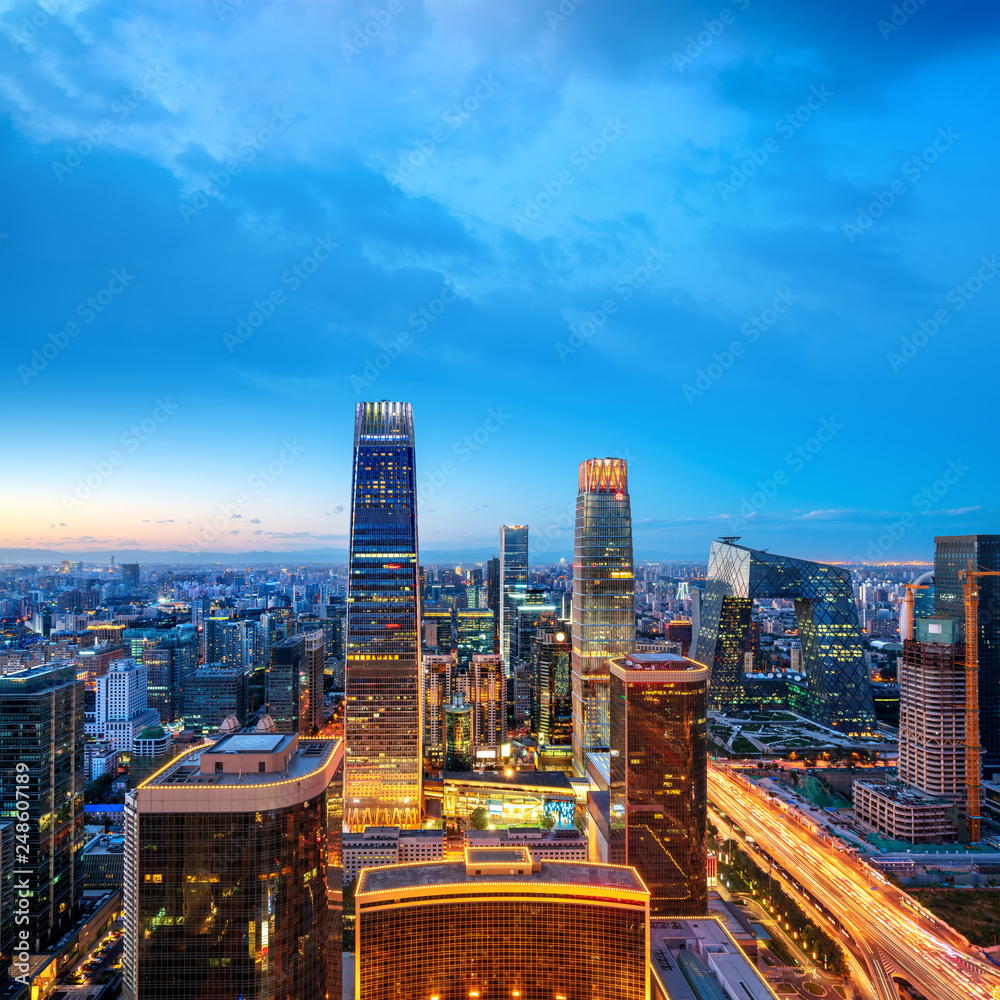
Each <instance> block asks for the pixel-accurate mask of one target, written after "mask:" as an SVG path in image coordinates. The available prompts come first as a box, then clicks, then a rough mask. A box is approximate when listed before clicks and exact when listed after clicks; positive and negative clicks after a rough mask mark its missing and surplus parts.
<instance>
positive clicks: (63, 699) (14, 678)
mask: <svg viewBox="0 0 1000 1000" xmlns="http://www.w3.org/2000/svg"><path fill="white" fill-rule="evenodd" d="M84 741H85V734H84V685H83V681H78V680H77V677H76V667H75V666H74V665H73V664H70V663H61V662H60V663H47V664H45V665H44V666H39V667H33V668H31V669H30V670H22V671H20V672H18V673H12V674H7V675H6V676H3V677H0V822H2V821H3V820H12V821H13V822H15V823H17V824H21V823H26V824H27V828H28V829H27V832H26V833H25V832H24V831H22V830H21V827H20V826H18V827H17V828H16V829H17V832H18V834H20V835H22V836H25V837H26V840H22V839H21V836H19V837H18V838H17V841H16V842H17V844H18V851H17V865H16V867H17V869H19V870H22V874H20V875H19V876H18V878H19V879H22V880H25V881H27V882H28V886H27V889H28V892H29V893H30V895H29V896H27V897H25V898H27V900H28V908H27V911H26V912H27V915H28V921H27V923H26V924H20V923H19V924H18V925H17V926H16V928H15V939H14V940H15V944H20V943H21V942H22V941H23V942H25V943H26V944H27V945H28V947H27V949H26V950H28V951H30V952H40V951H42V950H43V949H45V948H48V947H50V946H51V945H54V944H55V943H56V941H57V940H58V939H59V938H60V937H61V936H62V935H63V934H64V933H65V932H66V931H67V930H68V929H69V927H70V925H71V924H72V922H73V920H74V918H75V917H77V916H78V915H79V906H80V903H81V901H82V899H83V888H84V887H83V864H82V857H81V852H82V849H83V845H84V841H85V837H84V832H83V821H84V816H83V787H84V784H85V777H86V776H85V772H84ZM25 813H26V814H27V820H25V819H24V814H25ZM25 848H26V850H25ZM18 905H19V906H20V905H22V904H20V903H19V904H18ZM22 931H25V932H27V936H26V937H22V936H21V932H22ZM18 950H21V949H18Z"/></svg>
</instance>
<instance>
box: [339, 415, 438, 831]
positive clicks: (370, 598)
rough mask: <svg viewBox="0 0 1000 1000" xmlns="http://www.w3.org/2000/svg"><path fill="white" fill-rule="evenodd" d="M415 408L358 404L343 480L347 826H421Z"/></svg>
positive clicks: (356, 829)
mask: <svg viewBox="0 0 1000 1000" xmlns="http://www.w3.org/2000/svg"><path fill="white" fill-rule="evenodd" d="M417 565H418V564H417V492H416V470H415V465H414V433H413V410H412V408H411V407H410V404H409V403H390V402H385V401H383V402H372V403H358V405H357V411H356V414H355V424H354V470H353V475H352V482H351V540H350V563H349V572H350V580H349V584H348V588H349V589H348V613H347V671H346V679H345V684H346V702H347V713H346V724H345V734H346V745H347V750H346V754H345V782H346V784H345V791H344V797H345V806H344V813H345V824H346V825H347V827H348V828H349V829H350V830H351V831H354V832H361V831H363V830H364V828H365V827H366V826H400V827H405V828H411V827H416V826H419V825H420V786H421V779H422V776H423V758H422V756H421V747H420V722H421V720H420V594H419V590H418V587H417Z"/></svg>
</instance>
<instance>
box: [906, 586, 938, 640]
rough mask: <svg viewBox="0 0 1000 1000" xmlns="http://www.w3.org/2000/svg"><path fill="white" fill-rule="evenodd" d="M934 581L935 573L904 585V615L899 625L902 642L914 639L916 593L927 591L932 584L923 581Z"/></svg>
mask: <svg viewBox="0 0 1000 1000" xmlns="http://www.w3.org/2000/svg"><path fill="white" fill-rule="evenodd" d="M932 579H934V573H933V571H932V572H930V573H924V574H923V576H918V577H917V578H916V580H914V581H913V583H904V584H903V590H905V591H906V593H905V594H904V595H903V607H902V614H900V616H899V624H900V626H901V628H900V630H899V638H900V640H903V639H912V638H913V611H914V604H915V598H916V594H915V593H914V591H916V590H927V588H928V587H929V586H930V584H929V583H923V581H924V580H932Z"/></svg>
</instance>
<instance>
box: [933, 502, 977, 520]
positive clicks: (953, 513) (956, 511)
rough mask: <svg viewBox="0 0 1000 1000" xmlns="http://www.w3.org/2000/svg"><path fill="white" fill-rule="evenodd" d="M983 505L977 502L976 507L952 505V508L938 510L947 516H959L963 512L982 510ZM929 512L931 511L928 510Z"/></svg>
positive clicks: (970, 512) (969, 512)
mask: <svg viewBox="0 0 1000 1000" xmlns="http://www.w3.org/2000/svg"><path fill="white" fill-rule="evenodd" d="M982 509H983V505H982V504H979V503H977V504H976V506H975V507H952V508H951V509H950V510H941V511H938V513H939V514H944V515H945V516H946V517H959V516H960V515H961V514H972V513H974V512H975V511H977V510H982ZM927 513H930V511H928V512H927Z"/></svg>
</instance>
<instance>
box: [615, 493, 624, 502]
mask: <svg viewBox="0 0 1000 1000" xmlns="http://www.w3.org/2000/svg"><path fill="white" fill-rule="evenodd" d="M615 499H616V500H624V499H625V494H624V493H616V494H615Z"/></svg>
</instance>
